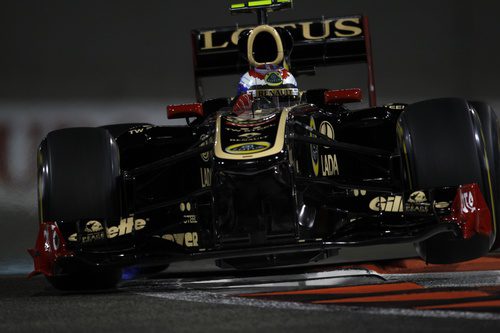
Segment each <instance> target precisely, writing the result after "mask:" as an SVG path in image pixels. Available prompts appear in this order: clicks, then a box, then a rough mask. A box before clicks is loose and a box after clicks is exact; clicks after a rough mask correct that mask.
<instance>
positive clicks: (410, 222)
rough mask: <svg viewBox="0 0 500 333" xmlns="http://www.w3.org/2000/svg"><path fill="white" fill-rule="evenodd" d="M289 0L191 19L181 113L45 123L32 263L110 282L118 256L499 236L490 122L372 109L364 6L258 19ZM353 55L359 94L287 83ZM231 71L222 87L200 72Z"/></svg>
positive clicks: (265, 261) (143, 260)
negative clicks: (189, 84) (234, 77)
mask: <svg viewBox="0 0 500 333" xmlns="http://www.w3.org/2000/svg"><path fill="white" fill-rule="evenodd" d="M289 7H291V1H288V0H266V1H257V2H248V3H237V4H233V5H232V6H231V10H232V11H233V12H235V13H237V12H257V13H258V19H259V24H258V25H257V26H254V27H239V28H237V29H236V28H234V27H232V28H210V29H202V30H193V31H192V38H193V46H194V50H193V54H194V66H195V68H194V70H195V81H196V87H197V97H198V98H199V101H198V102H197V103H192V104H184V105H171V106H169V107H168V109H167V114H168V117H169V118H170V119H173V118H186V120H187V125H186V126H152V125H149V124H119V125H111V126H105V127H100V128H68V129H63V130H57V131H53V132H51V133H49V134H48V135H47V137H46V138H45V139H44V140H43V141H42V143H41V145H40V148H39V151H38V190H39V211H40V231H39V234H38V238H37V242H36V246H35V248H34V249H32V250H30V253H31V255H32V256H33V258H34V263H35V271H34V273H42V274H44V275H45V276H46V277H47V278H48V279H49V281H50V282H51V283H52V284H53V285H54V286H55V287H56V288H59V289H80V288H104V287H112V286H114V285H116V283H117V282H118V281H119V279H120V275H121V270H122V268H124V267H128V266H135V267H139V268H141V267H144V268H151V267H153V268H157V267H162V268H163V267H166V265H168V264H169V263H171V262H174V261H179V260H190V259H201V258H205V259H206V258H211V259H213V260H214V261H215V263H216V264H217V265H218V266H219V267H222V268H234V269H252V268H259V267H270V266H279V265H296V264H303V263H308V262H312V261H318V260H321V259H323V258H326V257H328V256H332V255H336V254H338V252H339V250H341V249H342V248H344V247H353V246H366V245H375V244H394V243H414V244H415V247H416V250H417V253H418V254H419V255H420V256H421V257H422V258H423V259H424V260H426V261H427V262H429V263H454V262H458V261H464V260H468V259H472V258H477V257H479V256H482V255H484V254H486V253H487V252H488V251H490V250H491V249H492V248H496V247H497V246H498V245H499V244H500V240H499V238H498V237H497V236H496V234H497V226H498V224H499V222H498V219H500V217H499V205H498V203H497V200H500V197H499V194H498V191H499V183H498V182H499V179H498V177H500V170H499V166H500V164H499V163H498V157H499V146H498V142H499V141H498V140H499V137H498V121H497V118H496V116H495V113H494V112H493V110H492V109H491V108H490V107H489V106H488V105H486V104H484V103H482V102H471V101H467V100H463V99H458V98H443V99H434V100H426V101H423V102H419V103H415V104H410V105H407V104H400V103H393V104H388V105H384V106H375V105H376V102H375V88H374V80H373V70H372V61H371V46H370V36H369V31H368V23H367V19H366V17H363V16H349V17H337V18H330V19H326V18H323V19H320V20H309V21H303V22H302V21H301V22H285V23H279V24H274V25H268V24H267V15H268V13H269V12H272V11H275V10H279V9H284V8H289ZM353 62H361V63H366V64H367V68H368V82H369V89H368V90H369V99H370V107H369V108H362V109H358V110H351V109H350V108H348V107H347V106H346V104H348V103H355V102H359V101H360V100H361V90H360V89H357V88H356V89H342V90H328V89H314V90H301V89H299V87H298V85H297V81H296V79H295V76H297V75H300V74H304V73H308V74H312V73H314V70H315V68H316V67H317V66H321V65H340V64H345V63H353ZM235 73H239V74H240V75H242V76H241V80H240V82H239V85H238V94H237V95H236V97H234V98H218V99H211V100H204V97H203V89H202V88H203V87H202V78H204V77H207V76H216V75H226V74H235Z"/></svg>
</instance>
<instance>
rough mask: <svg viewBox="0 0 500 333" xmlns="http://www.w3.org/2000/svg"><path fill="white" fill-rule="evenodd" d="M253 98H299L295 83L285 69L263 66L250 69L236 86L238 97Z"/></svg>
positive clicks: (293, 78)
mask: <svg viewBox="0 0 500 333" xmlns="http://www.w3.org/2000/svg"><path fill="white" fill-rule="evenodd" d="M246 93H248V94H250V95H252V96H253V97H280V96H295V97H298V96H299V89H298V88H297V81H296V80H295V77H294V76H293V75H292V73H290V72H289V71H288V70H287V69H286V68H283V67H280V66H276V65H269V64H267V65H264V66H259V67H256V68H252V69H250V70H249V71H248V72H247V73H245V74H244V75H243V76H242V77H241V79H240V82H239V84H238V95H241V94H246Z"/></svg>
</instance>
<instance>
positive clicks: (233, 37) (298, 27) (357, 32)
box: [200, 17, 363, 50]
mask: <svg viewBox="0 0 500 333" xmlns="http://www.w3.org/2000/svg"><path fill="white" fill-rule="evenodd" d="M272 26H273V27H281V28H284V29H287V30H288V31H290V33H292V35H294V39H295V40H296V42H298V41H307V40H321V39H327V38H336V37H340V38H342V37H356V36H361V35H363V29H362V23H361V19H360V18H359V17H347V18H338V19H323V20H321V21H303V22H297V23H285V24H275V25H272ZM253 28H255V27H244V28H238V29H235V30H234V31H233V32H232V33H231V32H230V33H229V34H227V37H226V36H225V37H226V38H224V39H222V40H219V39H218V38H217V37H219V38H220V34H217V31H216V30H206V31H201V32H200V42H201V44H200V49H201V50H216V49H225V48H228V47H229V48H233V47H235V46H236V45H238V39H239V37H240V34H241V33H242V32H243V31H245V30H248V29H253ZM313 31H314V32H320V33H319V34H313ZM321 32H322V33H321ZM214 35H215V36H216V38H214Z"/></svg>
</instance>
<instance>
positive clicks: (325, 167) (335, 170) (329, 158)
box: [321, 154, 340, 176]
mask: <svg viewBox="0 0 500 333" xmlns="http://www.w3.org/2000/svg"><path fill="white" fill-rule="evenodd" d="M339 174H340V171H339V164H338V162H337V155H335V154H333V155H330V154H329V155H321V175H322V176H338V175H339Z"/></svg>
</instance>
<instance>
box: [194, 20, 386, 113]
mask: <svg viewBox="0 0 500 333" xmlns="http://www.w3.org/2000/svg"><path fill="white" fill-rule="evenodd" d="M270 25H271V26H274V27H282V28H285V29H287V30H288V31H289V32H290V34H291V35H292V37H293V40H294V47H293V50H292V53H291V55H290V59H287V62H288V64H289V66H290V69H291V71H292V73H293V74H294V75H300V74H314V72H315V68H316V67H317V66H331V65H341V64H350V63H366V64H367V71H368V91H369V100H370V106H375V105H376V95H375V78H374V74H373V62H372V52H371V41H370V33H369V29H368V19H367V17H365V16H361V15H356V16H347V17H336V18H322V19H312V20H304V21H298V22H281V23H275V24H270ZM253 27H255V26H236V27H218V28H208V29H195V30H192V31H191V38H192V43H193V63H194V76H195V85H196V97H197V99H198V101H200V102H201V101H202V100H203V87H202V84H201V81H200V79H201V78H203V77H210V76H220V75H229V74H243V73H245V72H246V71H247V70H248V63H247V61H246V60H245V59H243V57H241V56H240V55H239V52H238V46H237V43H238V37H239V35H240V34H241V32H242V31H244V30H247V29H251V28H253Z"/></svg>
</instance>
